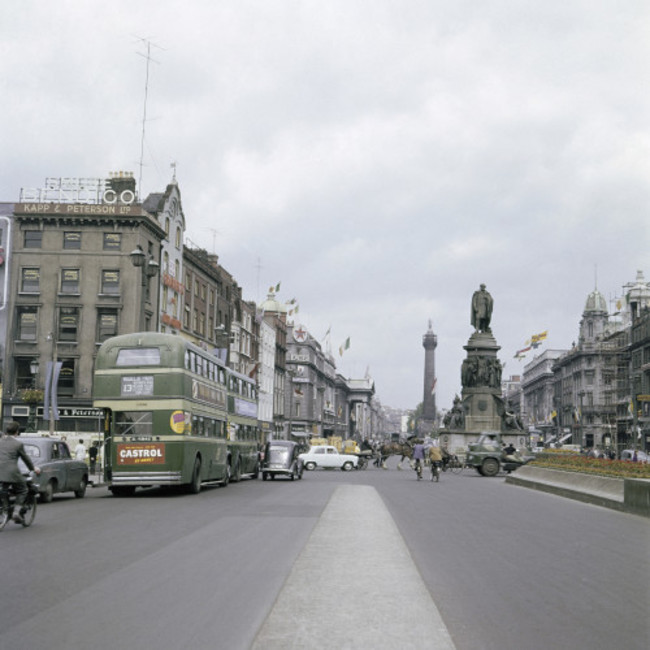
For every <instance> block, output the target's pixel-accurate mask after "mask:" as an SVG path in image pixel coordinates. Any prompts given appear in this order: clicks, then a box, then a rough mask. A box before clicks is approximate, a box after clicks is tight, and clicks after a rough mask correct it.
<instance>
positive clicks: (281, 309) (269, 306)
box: [260, 291, 287, 314]
mask: <svg viewBox="0 0 650 650" xmlns="http://www.w3.org/2000/svg"><path fill="white" fill-rule="evenodd" d="M260 309H261V310H262V311H263V312H265V313H275V314H286V313H287V306H286V305H283V304H282V303H281V302H278V301H277V300H276V299H275V292H274V291H271V292H270V293H269V295H268V296H267V298H266V300H265V301H264V302H263V303H262V304H261V305H260Z"/></svg>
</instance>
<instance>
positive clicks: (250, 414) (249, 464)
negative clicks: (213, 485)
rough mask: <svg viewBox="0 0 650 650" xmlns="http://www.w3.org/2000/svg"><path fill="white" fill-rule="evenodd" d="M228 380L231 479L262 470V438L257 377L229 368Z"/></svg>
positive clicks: (236, 479)
mask: <svg viewBox="0 0 650 650" xmlns="http://www.w3.org/2000/svg"><path fill="white" fill-rule="evenodd" d="M227 382H228V451H229V454H230V460H231V465H232V475H231V479H232V480H233V481H238V480H239V479H240V478H241V477H242V476H244V475H247V476H250V477H252V478H257V477H258V476H259V473H260V464H261V460H260V459H261V457H260V451H261V448H262V440H261V437H260V428H259V422H258V419H257V386H256V385H255V381H254V380H253V379H251V378H250V377H248V376H247V375H243V374H241V373H238V372H235V371H234V370H231V369H228V370H227Z"/></svg>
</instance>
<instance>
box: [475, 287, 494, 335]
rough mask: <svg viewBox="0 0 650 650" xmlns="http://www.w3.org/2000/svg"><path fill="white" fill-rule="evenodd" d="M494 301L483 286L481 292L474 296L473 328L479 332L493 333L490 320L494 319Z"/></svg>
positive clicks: (476, 292)
mask: <svg viewBox="0 0 650 650" xmlns="http://www.w3.org/2000/svg"><path fill="white" fill-rule="evenodd" d="M493 305H494V300H492V296H491V295H490V294H489V292H488V291H487V290H486V289H485V285H484V284H482V285H481V288H480V290H479V291H475V292H474V295H473V296H472V326H473V327H474V329H475V330H476V331H477V332H487V333H488V334H489V333H491V332H492V330H491V329H490V320H491V318H492V307H493Z"/></svg>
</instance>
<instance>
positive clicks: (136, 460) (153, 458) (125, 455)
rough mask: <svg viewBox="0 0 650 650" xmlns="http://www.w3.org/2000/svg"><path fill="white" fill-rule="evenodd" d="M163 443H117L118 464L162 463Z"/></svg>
mask: <svg viewBox="0 0 650 650" xmlns="http://www.w3.org/2000/svg"><path fill="white" fill-rule="evenodd" d="M164 462H165V445H164V444H163V443H161V442H138V443H132V444H118V445H117V464H118V465H162V464H163V463H164Z"/></svg>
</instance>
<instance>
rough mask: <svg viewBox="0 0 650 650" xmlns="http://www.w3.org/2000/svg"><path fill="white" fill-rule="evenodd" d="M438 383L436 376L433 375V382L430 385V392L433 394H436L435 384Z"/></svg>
mask: <svg viewBox="0 0 650 650" xmlns="http://www.w3.org/2000/svg"><path fill="white" fill-rule="evenodd" d="M437 383H438V379H437V377H434V379H433V384H432V386H431V394H432V395H435V394H436V384H437Z"/></svg>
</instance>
